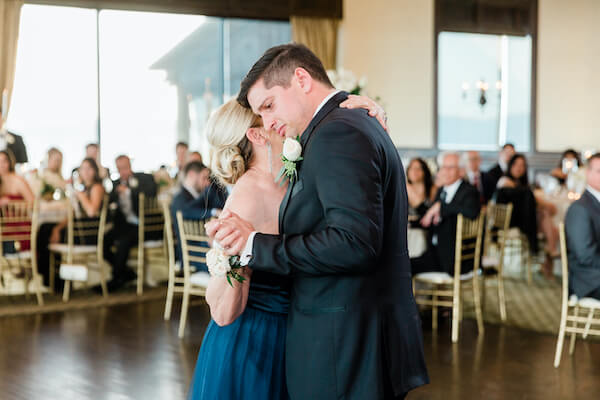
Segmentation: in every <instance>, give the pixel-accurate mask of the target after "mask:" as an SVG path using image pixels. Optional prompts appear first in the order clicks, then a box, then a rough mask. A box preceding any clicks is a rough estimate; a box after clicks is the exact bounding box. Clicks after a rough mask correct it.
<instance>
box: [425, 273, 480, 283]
mask: <svg viewBox="0 0 600 400" xmlns="http://www.w3.org/2000/svg"><path fill="white" fill-rule="evenodd" d="M415 278H416V279H417V280H420V281H424V282H429V283H435V284H444V283H452V282H453V281H454V278H453V277H451V276H450V275H449V274H448V273H447V272H423V273H420V274H417V275H415ZM472 278H473V271H470V272H467V273H466V274H462V275H461V276H460V280H461V281H466V280H469V279H472Z"/></svg>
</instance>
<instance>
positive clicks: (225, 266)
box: [206, 242, 246, 287]
mask: <svg viewBox="0 0 600 400" xmlns="http://www.w3.org/2000/svg"><path fill="white" fill-rule="evenodd" d="M206 266H207V267H208V272H209V273H210V275H211V276H219V277H223V276H224V277H226V278H227V282H229V284H230V285H231V287H233V283H232V282H231V278H233V279H235V280H236V281H238V282H240V283H242V282H244V281H245V280H246V278H244V277H243V276H242V275H241V274H240V273H239V272H238V270H239V269H241V268H243V267H242V265H241V263H240V257H239V256H228V255H227V254H225V251H224V250H223V248H221V246H219V245H218V243H216V242H215V247H213V248H212V249H210V250H209V251H208V252H207V253H206Z"/></svg>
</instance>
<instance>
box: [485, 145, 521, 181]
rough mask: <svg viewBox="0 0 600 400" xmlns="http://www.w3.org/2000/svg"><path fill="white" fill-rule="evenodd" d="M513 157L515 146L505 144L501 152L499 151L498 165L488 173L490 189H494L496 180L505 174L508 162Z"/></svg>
mask: <svg viewBox="0 0 600 400" xmlns="http://www.w3.org/2000/svg"><path fill="white" fill-rule="evenodd" d="M514 155H515V146H514V145H513V144H512V143H506V144H505V145H504V146H502V150H500V153H499V154H498V163H497V164H496V165H494V166H493V167H492V168H491V169H490V170H489V171H488V176H489V178H490V185H491V186H492V188H495V187H496V184H497V183H498V180H499V179H500V178H501V177H502V176H503V175H504V174H506V170H507V166H508V162H509V161H510V159H511V158H512V156H514Z"/></svg>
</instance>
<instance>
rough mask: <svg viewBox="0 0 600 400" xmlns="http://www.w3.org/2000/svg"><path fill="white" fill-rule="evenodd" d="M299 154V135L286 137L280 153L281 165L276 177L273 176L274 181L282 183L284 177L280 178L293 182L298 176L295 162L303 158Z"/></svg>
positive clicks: (300, 150) (300, 146)
mask: <svg viewBox="0 0 600 400" xmlns="http://www.w3.org/2000/svg"><path fill="white" fill-rule="evenodd" d="M301 155H302V145H301V144H300V136H297V137H296V138H295V139H292V138H286V139H285V141H284V142H283V152H282V153H281V160H282V161H283V167H281V170H280V171H279V174H278V175H277V178H275V182H278V181H280V183H279V184H280V185H283V184H284V183H285V179H282V178H287V180H288V181H289V182H290V183H293V182H294V180H296V179H297V178H298V171H297V168H296V163H297V162H299V161H302V160H303V158H302V157H301Z"/></svg>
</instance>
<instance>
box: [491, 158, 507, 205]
mask: <svg viewBox="0 0 600 400" xmlns="http://www.w3.org/2000/svg"><path fill="white" fill-rule="evenodd" d="M487 175H488V177H489V182H490V185H492V186H493V189H494V190H495V189H496V185H498V181H499V180H500V178H502V176H503V175H504V171H502V168H501V167H500V164H498V163H496V164H495V165H494V166H493V167H492V168H490V170H489V171H488V172H487ZM492 193H494V192H493V191H492ZM490 198H491V196H490Z"/></svg>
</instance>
